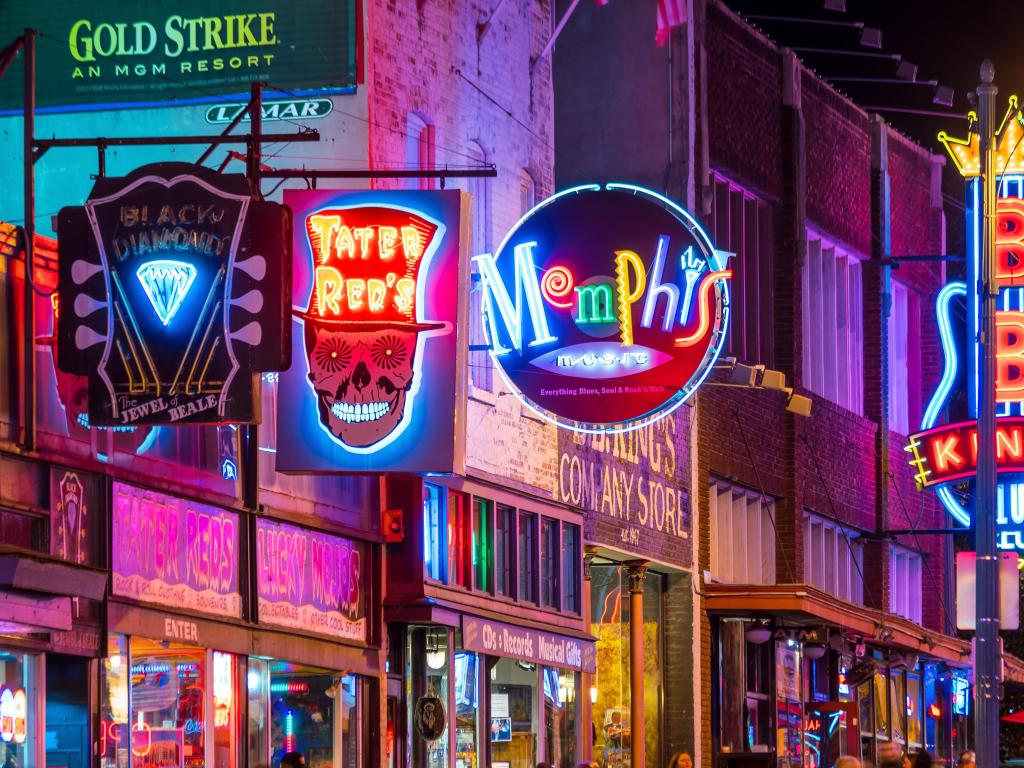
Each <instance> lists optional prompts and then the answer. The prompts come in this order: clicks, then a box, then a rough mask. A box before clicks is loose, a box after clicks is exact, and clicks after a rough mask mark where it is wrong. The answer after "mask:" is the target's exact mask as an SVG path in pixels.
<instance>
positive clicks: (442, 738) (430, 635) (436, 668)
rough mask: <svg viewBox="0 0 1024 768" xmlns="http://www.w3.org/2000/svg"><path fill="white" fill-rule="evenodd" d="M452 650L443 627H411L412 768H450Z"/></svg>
mask: <svg viewBox="0 0 1024 768" xmlns="http://www.w3.org/2000/svg"><path fill="white" fill-rule="evenodd" d="M450 648H451V645H450V639H449V632H448V630H447V629H445V628H443V627H410V628H409V635H408V646H407V648H406V654H405V657H406V681H407V685H408V686H409V688H408V690H407V692H406V693H407V698H408V701H409V711H408V714H407V722H408V724H409V727H408V732H407V734H406V740H407V743H408V744H410V745H411V752H412V758H413V761H412V764H413V768H448V755H449V752H448V749H449V747H448V742H449V737H448V726H449V724H450V723H449V719H450V717H451V713H450V712H449V711H448V707H449V704H448V701H449V700H448V692H449V690H450V689H449V686H450V684H451V681H450V677H449V667H450V659H449V657H450V655H451V654H450V653H449V651H450Z"/></svg>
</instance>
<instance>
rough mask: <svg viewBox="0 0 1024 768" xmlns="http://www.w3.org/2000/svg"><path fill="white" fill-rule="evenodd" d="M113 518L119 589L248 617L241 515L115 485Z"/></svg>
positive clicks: (191, 607)
mask: <svg viewBox="0 0 1024 768" xmlns="http://www.w3.org/2000/svg"><path fill="white" fill-rule="evenodd" d="M113 520H114V522H113V557H114V568H113V572H114V573H113V592H114V594H115V595H121V596H123V597H130V598H133V599H135V600H142V601H145V602H149V603H159V604H160V605H163V606H167V607H171V608H184V609H186V610H190V611H191V610H195V611H202V612H205V613H213V614H217V615H223V616H234V617H235V618H239V617H241V615H242V597H241V595H240V594H239V591H238V562H239V560H238V515H236V514H235V513H234V512H230V511H228V510H226V509H220V508H218V507H211V506H209V505H206V504H199V503H196V502H192V501H187V500H185V499H179V498H176V497H174V496H168V495H166V494H162V493H157V492H156V491H150V490H146V489H143V488H136V487H135V486H131V485H125V484H124V483H114V510H113ZM179 639H182V638H179Z"/></svg>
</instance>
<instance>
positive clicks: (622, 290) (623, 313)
mask: <svg viewBox="0 0 1024 768" xmlns="http://www.w3.org/2000/svg"><path fill="white" fill-rule="evenodd" d="M629 267H633V272H634V274H635V275H636V284H635V285H634V286H633V288H632V289H630V287H629ZM615 285H616V287H617V288H618V289H619V290H618V298H619V335H620V336H621V337H622V346H624V347H629V346H632V345H633V312H632V310H631V309H630V307H632V306H633V304H635V303H636V302H637V301H638V300H639V299H640V297H641V296H643V295H644V289H645V288H646V287H647V269H646V267H644V262H643V259H641V258H640V257H639V256H637V255H636V254H635V253H634V252H633V251H616V252H615Z"/></svg>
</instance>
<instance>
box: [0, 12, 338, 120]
mask: <svg viewBox="0 0 1024 768" xmlns="http://www.w3.org/2000/svg"><path fill="white" fill-rule="evenodd" d="M4 21H5V26H6V27H7V29H13V30H22V29H26V28H31V29H37V30H39V32H40V38H39V39H40V43H39V54H40V55H39V56H38V58H37V64H36V67H37V70H36V78H37V86H36V89H37V93H38V100H39V105H40V107H42V109H43V110H48V109H52V110H54V111H58V110H60V111H64V110H74V109H99V108H103V107H112V106H132V105H136V106H142V105H146V104H155V103H161V102H169V101H177V102H189V101H191V102H203V101H207V102H208V101H216V100H217V98H218V96H220V95H223V94H238V93H243V92H244V93H248V90H249V83H251V82H253V81H256V80H262V81H264V82H271V83H274V85H275V86H277V87H278V88H281V89H284V90H287V91H289V92H294V91H296V90H302V89H316V90H325V89H330V90H335V91H349V92H351V91H352V90H354V89H355V85H356V37H355V33H356V3H355V2H353V0H306V2H303V3H302V7H301V12H297V11H296V9H295V8H294V7H293V6H292V5H290V4H289V3H287V2H284V1H283V0H223V1H222V2H219V3H217V4H216V5H215V6H211V5H210V4H209V3H204V2H202V0H179V2H175V3H173V4H170V3H142V2H139V1H138V0H109V1H108V2H105V3H101V4H92V5H83V4H82V3H79V2H75V0H51V1H50V2H46V3H34V2H31V1H30V0H12V2H8V3H6V4H5V6H4ZM12 75H14V76H13V77H12V78H11V79H10V82H7V78H5V79H4V81H3V82H0V110H14V109H20V108H21V93H20V89H19V86H18V85H17V83H19V82H20V81H21V73H20V70H19V71H18V72H17V73H14V72H12Z"/></svg>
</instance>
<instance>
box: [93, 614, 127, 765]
mask: <svg viewBox="0 0 1024 768" xmlns="http://www.w3.org/2000/svg"><path fill="white" fill-rule="evenodd" d="M102 663H103V675H102V679H101V680H100V712H99V716H100V745H99V747H100V768H128V750H129V749H130V746H131V744H130V738H129V729H128V638H127V637H125V636H124V635H115V634H112V635H110V637H109V638H108V640H107V656H106V658H105V659H103V662H102Z"/></svg>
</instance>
